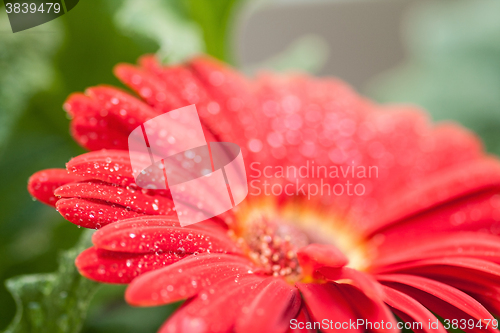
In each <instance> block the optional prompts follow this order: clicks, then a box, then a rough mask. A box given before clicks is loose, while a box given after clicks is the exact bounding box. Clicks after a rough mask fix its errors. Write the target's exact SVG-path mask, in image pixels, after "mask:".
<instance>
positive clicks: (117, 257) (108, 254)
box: [75, 247, 186, 283]
mask: <svg viewBox="0 0 500 333" xmlns="http://www.w3.org/2000/svg"><path fill="white" fill-rule="evenodd" d="M185 256H186V255H185V254H179V253H174V252H163V253H146V254H135V253H122V252H113V251H107V250H102V249H97V248H96V247H91V248H88V249H87V250H85V251H83V252H82V253H80V255H78V257H77V258H76V261H75V265H76V267H78V271H79V272H80V273H81V274H82V275H83V276H85V277H87V278H89V279H91V280H95V281H99V282H106V283H130V282H131V281H132V280H133V279H134V278H136V277H137V276H139V275H141V274H143V273H146V272H149V271H152V270H155V269H158V268H161V267H164V266H168V265H170V264H173V263H175V262H177V261H179V260H181V259H182V258H184V257H185Z"/></svg>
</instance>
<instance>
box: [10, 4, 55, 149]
mask: <svg viewBox="0 0 500 333" xmlns="http://www.w3.org/2000/svg"><path fill="white" fill-rule="evenodd" d="M0 31H2V35H1V38H0V73H1V74H2V75H0V101H1V103H0V156H1V153H2V152H3V150H4V148H5V144H6V141H7V140H8V137H9V134H10V132H11V130H12V128H13V125H14V124H15V123H16V121H17V119H18V118H19V117H20V116H21V114H22V112H23V111H24V110H25V109H26V107H27V105H28V101H29V99H30V98H31V97H33V95H34V94H35V93H37V92H38V91H40V90H43V89H46V88H47V86H48V84H50V82H51V81H52V79H53V76H54V71H53V69H52V68H51V66H50V60H51V58H52V56H53V55H54V51H55V50H56V49H57V47H58V46H59V45H60V43H61V39H62V38H61V37H62V29H61V26H60V24H57V22H50V23H48V24H47V25H44V26H43V27H36V28H34V29H33V30H32V31H30V32H29V33H27V32H20V33H17V34H16V35H14V34H12V33H10V25H9V20H8V18H7V13H6V12H5V11H4V10H1V11H0Z"/></svg>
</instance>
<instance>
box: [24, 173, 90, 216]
mask: <svg viewBox="0 0 500 333" xmlns="http://www.w3.org/2000/svg"><path fill="white" fill-rule="evenodd" d="M85 179H86V178H85V177H82V176H80V175H74V174H70V173H68V171H66V170H65V169H46V170H42V171H38V172H37V173H35V174H33V175H32V176H31V177H30V179H29V180H28V191H29V193H30V194H31V195H32V196H33V197H35V198H37V199H38V200H40V201H41V202H43V203H44V204H47V205H50V206H53V207H55V205H56V202H57V200H59V198H58V197H57V196H55V195H54V190H55V189H56V188H58V187H59V186H61V185H64V184H67V183H72V182H76V181H83V180H85Z"/></svg>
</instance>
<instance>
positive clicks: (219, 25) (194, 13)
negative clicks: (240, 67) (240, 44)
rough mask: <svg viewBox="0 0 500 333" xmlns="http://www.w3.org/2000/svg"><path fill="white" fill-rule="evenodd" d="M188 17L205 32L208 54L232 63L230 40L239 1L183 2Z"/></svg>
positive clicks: (201, 0) (196, 0)
mask: <svg viewBox="0 0 500 333" xmlns="http://www.w3.org/2000/svg"><path fill="white" fill-rule="evenodd" d="M183 2H184V4H185V5H186V8H187V13H188V15H189V16H190V17H191V18H192V20H194V21H196V22H197V23H198V24H199V25H200V27H201V28H202V30H203V38H204V40H205V45H206V50H207V53H208V54H210V55H212V56H214V57H216V58H219V59H221V60H224V61H226V62H229V63H231V62H232V60H233V59H232V54H231V48H230V46H231V45H230V43H228V41H229V39H230V38H231V37H232V34H233V33H234V29H235V24H233V23H234V22H233V20H234V19H235V9H237V7H238V6H241V4H239V2H240V1H239V0H183Z"/></svg>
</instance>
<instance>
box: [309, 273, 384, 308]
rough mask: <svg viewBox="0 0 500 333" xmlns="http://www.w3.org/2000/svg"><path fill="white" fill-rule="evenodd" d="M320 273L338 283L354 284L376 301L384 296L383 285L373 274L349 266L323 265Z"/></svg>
mask: <svg viewBox="0 0 500 333" xmlns="http://www.w3.org/2000/svg"><path fill="white" fill-rule="evenodd" d="M318 273H319V274H320V275H321V276H323V277H324V278H325V279H327V280H330V281H335V282H338V283H347V284H352V285H353V286H355V287H356V288H358V289H359V290H361V291H363V292H364V293H365V295H367V296H368V297H370V298H371V299H373V300H375V301H379V300H381V299H382V298H383V292H382V286H381V285H380V283H378V282H377V281H376V280H375V279H374V278H373V277H372V276H370V275H368V274H366V273H363V272H360V271H357V270H355V269H352V268H349V267H342V268H331V267H323V268H320V269H318Z"/></svg>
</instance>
